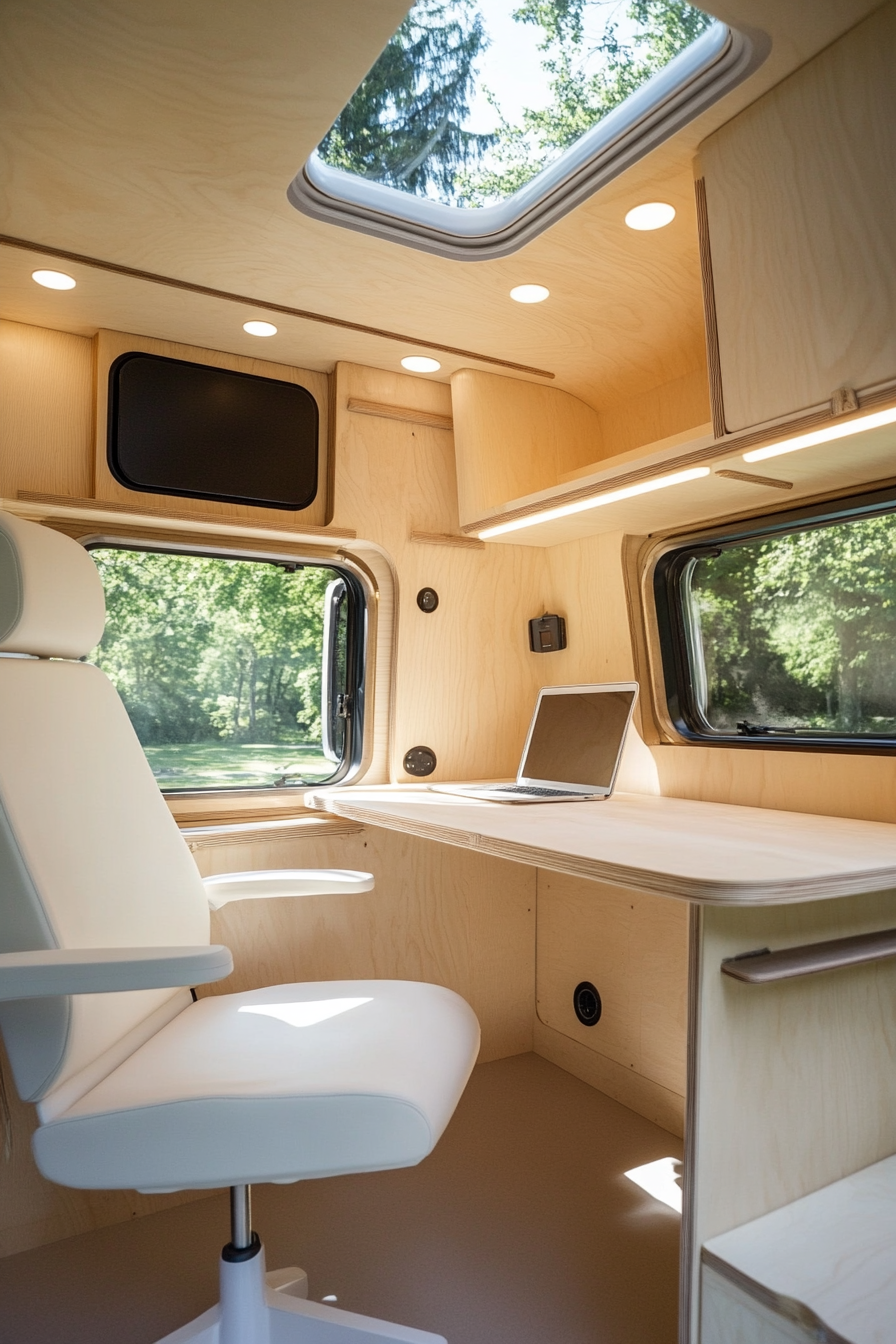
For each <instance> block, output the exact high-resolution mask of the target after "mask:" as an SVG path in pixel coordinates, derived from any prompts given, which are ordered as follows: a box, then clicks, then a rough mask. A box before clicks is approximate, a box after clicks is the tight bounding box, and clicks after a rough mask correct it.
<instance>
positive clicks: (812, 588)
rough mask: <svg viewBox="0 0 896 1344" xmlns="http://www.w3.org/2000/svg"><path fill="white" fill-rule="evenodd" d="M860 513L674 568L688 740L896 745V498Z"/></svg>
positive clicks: (662, 620)
mask: <svg viewBox="0 0 896 1344" xmlns="http://www.w3.org/2000/svg"><path fill="white" fill-rule="evenodd" d="M851 504H852V507H851V508H850V507H849V505H845V506H831V505H829V506H828V509H829V510H830V512H829V513H828V516H827V517H825V516H821V517H818V516H817V515H816V516H815V517H811V516H806V513H805V512H804V513H803V514H802V515H799V514H798V515H796V516H794V515H790V517H789V518H787V517H782V516H779V517H778V518H776V519H768V520H765V521H766V526H765V528H763V527H762V526H761V525H757V526H754V527H752V528H751V529H750V530H749V531H747V530H746V529H745V530H742V531H741V533H740V534H739V535H733V536H732V535H730V534H729V535H727V536H725V535H719V534H716V535H715V536H712V537H710V536H707V537H704V538H702V539H701V540H700V542H699V544H691V545H688V546H684V547H682V548H681V549H680V550H677V551H673V552H670V553H667V554H666V555H664V556H663V557H662V559H661V561H660V563H659V564H658V566H657V569H656V573H655V595H656V602H657V615H658V619H659V626H660V637H661V646H662V657H663V671H664V676H665V684H666V693H667V699H668V704H669V712H670V717H671V718H672V720H673V722H674V723H675V724H676V726H677V727H678V729H679V731H680V732H681V733H682V734H683V735H684V736H685V737H691V738H696V739H701V740H704V741H706V740H710V741H713V740H714V741H725V742H731V741H742V742H743V741H753V742H760V743H761V744H762V745H770V744H771V743H773V742H783V743H790V744H791V745H793V744H796V743H799V744H801V745H808V744H813V743H815V744H818V745H828V746H834V747H836V746H838V745H840V746H847V745H853V746H855V745H862V744H863V745H866V746H872V745H877V746H889V747H891V748H894V747H896V512H894V510H896V501H893V500H892V499H890V500H888V501H887V502H886V505H885V506H884V507H881V502H880V500H879V499H877V500H873V499H869V502H867V503H863V502H862V501H858V500H857V501H852V502H851Z"/></svg>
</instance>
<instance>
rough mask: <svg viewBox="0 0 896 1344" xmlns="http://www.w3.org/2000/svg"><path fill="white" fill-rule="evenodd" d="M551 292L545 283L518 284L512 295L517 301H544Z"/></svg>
mask: <svg viewBox="0 0 896 1344" xmlns="http://www.w3.org/2000/svg"><path fill="white" fill-rule="evenodd" d="M550 292H551V291H550V290H549V289H545V287H544V285H516V286H515V287H514V288H513V289H512V290H511V291H510V297H511V298H512V299H514V300H515V301H516V302H517V303H544V301H545V299H546V298H547V297H548V295H549V294H550Z"/></svg>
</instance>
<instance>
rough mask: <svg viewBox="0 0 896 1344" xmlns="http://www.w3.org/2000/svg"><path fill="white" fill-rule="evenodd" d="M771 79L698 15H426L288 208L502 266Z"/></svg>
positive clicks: (588, 7) (473, 11) (599, 2)
mask: <svg viewBox="0 0 896 1344" xmlns="http://www.w3.org/2000/svg"><path fill="white" fill-rule="evenodd" d="M762 55H764V52H763V53H762ZM759 59H761V57H759ZM756 64H758V59H757V54H756V51H755V47H754V45H753V44H751V43H750V42H749V41H748V40H747V39H746V38H745V37H744V36H743V35H741V34H739V33H736V32H734V31H733V30H730V29H729V28H727V27H726V26H725V25H724V24H722V23H719V22H717V21H716V20H714V19H713V18H712V17H711V16H710V15H709V14H706V13H704V12H703V11H702V10H699V9H696V8H694V7H693V6H691V5H689V4H687V3H685V0H418V3H417V4H415V5H414V7H413V9H411V11H410V13H409V14H408V16H407V18H406V19H405V20H404V22H403V23H402V25H401V27H400V28H399V29H398V31H397V32H396V33H395V34H394V36H393V37H392V39H391V40H390V42H389V44H388V45H387V47H386V48H385V50H384V51H383V52H382V54H381V55H380V57H379V59H378V60H377V62H376V64H375V65H374V66H373V68H372V69H371V70H370V71H369V73H368V74H367V76H366V78H365V79H364V80H363V81H362V82H361V84H360V86H359V87H358V89H357V90H356V91H355V93H354V95H353V96H352V98H351V100H350V101H349V103H348V104H347V105H346V106H345V108H343V110H342V112H341V113H340V114H339V116H338V117H337V119H336V121H335V122H334V123H333V125H332V127H331V128H330V130H329V131H328V132H327V134H326V135H325V136H324V138H323V140H322V141H321V143H320V144H319V145H318V147H317V150H316V151H315V153H314V154H313V155H312V156H311V158H310V159H309V161H308V163H307V164H306V165H305V168H304V170H303V171H302V172H301V173H300V174H298V176H297V177H296V178H295V180H294V181H293V183H292V185H291V187H290V191H289V196H290V199H291V201H292V203H293V204H294V205H295V206H297V207H298V209H300V210H302V211H304V212H305V213H308V214H311V215H314V216H315V217H317V218H325V219H330V220H332V221H333V222H338V223H342V224H345V225H348V226H349V227H354V228H360V229H362V230H364V231H366V232H373V233H379V234H385V235H386V236H390V237H394V238H396V240H397V239H398V237H399V236H401V238H402V240H403V241H405V242H408V243H411V244H412V245H413V246H417V247H423V248H424V249H426V250H430V251H440V252H447V253H448V254H449V255H471V254H475V255H479V256H482V255H490V256H495V255H501V254H502V253H506V252H511V251H514V250H515V249H516V248H517V247H519V246H521V245H522V243H523V242H526V241H528V239H529V238H530V237H532V236H534V234H535V233H537V232H540V230H541V229H542V228H544V227H546V225H547V224H548V223H551V222H552V221H553V219H554V218H557V217H559V215H560V214H563V213H565V212H566V210H568V209H571V208H572V206H573V205H574V204H576V203H577V201H578V200H580V199H583V198H584V196H586V195H590V194H591V192H593V191H594V190H596V189H597V187H599V186H600V185H602V182H603V181H605V180H608V179H609V177H611V176H614V175H615V173H617V172H619V171H621V169H622V168H623V167H625V166H627V165H628V163H630V162H632V161H633V160H634V159H635V158H637V157H640V155H641V154H643V153H645V152H646V151H647V150H648V149H650V148H652V147H653V146H654V145H655V144H656V143H658V142H659V141H660V140H662V139H664V138H665V137H666V136H667V135H669V134H671V133H672V131H673V130H675V129H676V128H677V127H678V126H679V125H681V124H682V123H683V122H684V121H686V120H689V119H690V118H691V117H692V116H694V115H696V113H697V112H698V111H701V110H702V109H703V108H704V107H705V106H707V105H708V104H709V103H710V102H712V101H714V100H715V98H717V97H719V96H720V95H721V93H723V92H725V91H726V90H727V89H728V88H730V87H731V85H732V84H733V83H735V82H738V81H739V80H740V79H742V78H743V77H744V76H745V74H747V73H749V71H750V70H751V69H752V68H754V67H755V65H756ZM521 225H522V227H520V226H521ZM452 239H453V240H454V241H453V245H452V242H451V240H452Z"/></svg>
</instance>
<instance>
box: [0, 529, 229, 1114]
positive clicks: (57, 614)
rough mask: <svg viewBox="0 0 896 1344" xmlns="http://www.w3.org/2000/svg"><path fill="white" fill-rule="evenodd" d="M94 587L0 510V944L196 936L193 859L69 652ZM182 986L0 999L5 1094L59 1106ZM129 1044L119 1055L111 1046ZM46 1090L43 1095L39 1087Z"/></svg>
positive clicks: (111, 699)
mask: <svg viewBox="0 0 896 1344" xmlns="http://www.w3.org/2000/svg"><path fill="white" fill-rule="evenodd" d="M104 620H105V604H104V601H103V590H102V585H101V583H100V579H99V575H98V573H97V570H96V566H95V565H94V563H93V561H92V560H91V558H90V556H89V555H88V553H87V552H86V551H85V550H84V548H83V547H82V546H80V545H79V544H78V543H77V542H75V541H72V540H71V539H70V538H69V537H66V536H63V535H62V534H60V533H58V532H54V531H52V530H51V529H49V528H46V527H41V526H39V525H38V524H36V523H30V522H25V521H23V520H22V519H19V518H15V517H13V516H11V515H10V514H2V513H0V951H3V952H17V951H26V950H29V949H41V948H53V947H70V948H78V947H141V946H142V947H153V946H159V947H164V946H176V945H181V944H192V945H198V944H200V943H207V942H208V941H209V915H208V904H207V901H206V896H205V891H204V888H203V886H202V881H201V879H200V877H199V874H198V872H197V869H196V866H195V864H194V862H193V859H192V856H191V854H190V852H189V850H188V849H187V846H186V845H185V844H184V842H183V840H182V838H181V836H180V834H179V832H178V830H177V826H176V825H175V823H174V820H173V818H172V816H171V813H170V812H169V810H168V807H167V806H166V803H165V800H164V799H163V797H162V795H161V793H160V792H159V788H158V786H157V784H156V782H155V779H154V778H153V775H152V771H151V770H150V768H149V765H148V763H147V760H146V757H145V755H144V753H143V750H142V748H141V746H140V743H139V742H138V740H137V737H136V735H135V733H134V730H133V728H132V727H131V723H130V720H129V719H128V716H127V712H126V711H125V708H124V706H123V704H122V703H121V700H120V699H119V697H118V693H117V692H116V690H115V688H114V687H113V686H112V684H111V683H110V682H109V681H108V679H107V678H106V677H105V676H104V674H103V673H102V672H100V671H99V669H98V668H96V667H93V666H92V665H91V664H89V663H85V662H80V661H77V660H79V659H81V658H83V657H84V656H85V655H86V654H87V653H89V652H90V650H91V649H92V648H93V647H94V646H95V645H96V644H97V643H98V641H99V639H100V637H101V635H102V632H103V624H104ZM185 994H186V995H188V992H187V991H183V990H167V989H164V990H141V991H136V992H133V993H124V994H93V995H74V996H71V997H65V998H61V997H60V998H53V999H39V1000H27V1001H25V1000H23V1001H20V1002H16V1003H6V1004H2V1005H0V1030H2V1032H3V1038H4V1041H5V1044H6V1048H7V1051H8V1053H9V1057H10V1063H11V1066H12V1071H13V1075H14V1077H15V1082H16V1087H17V1089H18V1092H19V1094H20V1096H22V1097H23V1098H25V1099H26V1100H30V1101H37V1100H40V1099H42V1098H43V1099H44V1102H45V1103H46V1102H49V1101H51V1098H52V1096H59V1095H62V1093H61V1092H60V1089H64V1094H65V1097H66V1104H70V1103H71V1102H72V1101H74V1100H75V1099H76V1097H77V1096H78V1095H80V1094H81V1093H82V1092H86V1091H87V1090H88V1088H89V1087H92V1086H93V1085H94V1084H95V1083H96V1082H97V1081H99V1078H101V1077H102V1076H104V1073H106V1072H109V1071H110V1070H111V1069H112V1068H113V1067H115V1065H116V1064H117V1063H118V1058H117V1057H116V1054H117V1053H119V1054H120V1052H121V1049H122V1042H124V1041H130V1042H131V1043H132V1048H136V1045H137V1044H139V1043H140V1041H139V1039H135V1038H139V1037H140V1036H141V1034H142V1033H143V1032H144V1031H145V1032H146V1034H152V1030H154V1029H156V1028H155V1026H153V1024H155V1023H157V1022H158V1023H159V1025H160V1024H161V1022H160V1019H161V1020H164V1018H165V1016H173V1015H174V1013H175V1012H177V1011H179V1009H180V1007H181V1006H183V1004H184V1003H185V1002H188V1001H189V1000H188V997H187V998H185ZM126 1053H129V1050H127V1051H126ZM48 1094H50V1095H48Z"/></svg>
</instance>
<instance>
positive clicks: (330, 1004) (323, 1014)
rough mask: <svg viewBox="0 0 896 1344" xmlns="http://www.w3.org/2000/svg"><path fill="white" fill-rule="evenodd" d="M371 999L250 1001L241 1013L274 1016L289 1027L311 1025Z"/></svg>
mask: <svg viewBox="0 0 896 1344" xmlns="http://www.w3.org/2000/svg"><path fill="white" fill-rule="evenodd" d="M372 1002H373V999H372V998H368V999H313V1000H309V1001H308V1002H307V1003H252V1004H249V1003H247V1004H244V1005H243V1007H242V1008H240V1009H239V1010H238V1011H239V1012H241V1013H258V1014H259V1016H260V1017H276V1019H277V1021H278V1022H285V1023H286V1024H287V1026H290V1027H313V1026H315V1025H316V1024H317V1023H318V1022H326V1020H327V1018H328V1017H338V1016H339V1014H340V1013H349V1012H351V1010H352V1009H353V1008H360V1007H361V1005H362V1004H364V1003H372Z"/></svg>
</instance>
